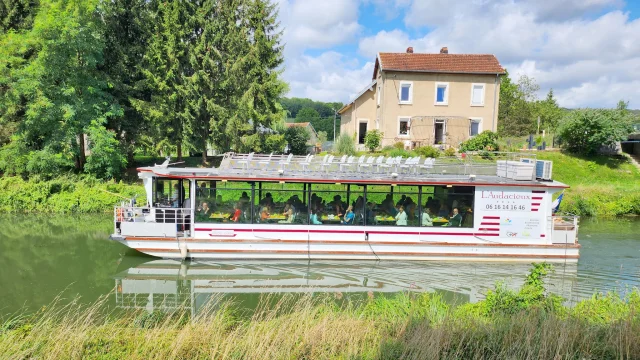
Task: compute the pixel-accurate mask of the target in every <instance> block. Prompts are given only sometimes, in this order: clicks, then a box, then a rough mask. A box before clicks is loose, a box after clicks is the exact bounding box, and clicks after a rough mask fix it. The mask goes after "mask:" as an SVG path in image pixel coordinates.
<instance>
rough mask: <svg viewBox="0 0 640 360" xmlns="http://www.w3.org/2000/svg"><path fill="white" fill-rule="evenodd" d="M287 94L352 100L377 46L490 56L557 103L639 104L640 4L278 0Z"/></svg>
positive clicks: (636, 0)
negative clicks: (529, 79)
mask: <svg viewBox="0 0 640 360" xmlns="http://www.w3.org/2000/svg"><path fill="white" fill-rule="evenodd" d="M274 1H275V2H276V3H277V4H278V6H279V20H280V24H281V29H282V39H283V42H284V44H285V50H284V56H285V68H284V73H283V76H284V79H285V80H286V81H287V82H288V83H289V93H288V94H287V96H289V97H303V98H311V99H314V100H320V101H342V102H348V101H349V100H351V99H352V98H353V97H354V96H355V95H356V94H357V93H358V92H360V91H361V90H362V89H363V88H364V87H365V86H366V85H367V84H368V83H369V82H370V81H371V77H372V73H373V65H374V62H375V57H376V54H377V53H378V52H404V51H405V50H406V48H407V47H409V46H412V47H413V48H414V52H427V53H437V52H439V51H440V48H441V47H443V46H446V47H448V48H449V53H473V54H494V55H495V56H496V57H497V58H498V60H499V61H500V63H501V64H502V66H503V67H505V68H506V69H507V70H508V71H509V74H510V76H511V78H512V79H514V80H517V78H518V77H519V76H521V75H527V76H530V77H533V78H534V79H535V80H536V82H537V83H538V85H540V91H539V94H538V96H539V97H540V98H543V97H544V96H545V95H546V93H547V92H548V91H549V89H553V92H554V94H555V96H556V99H557V101H558V103H559V105H560V106H563V107H567V108H578V107H615V105H616V103H617V102H618V101H619V100H624V101H628V102H629V106H630V108H632V109H637V108H640V19H639V17H640V0H626V1H624V0H517V1H516V0H274Z"/></svg>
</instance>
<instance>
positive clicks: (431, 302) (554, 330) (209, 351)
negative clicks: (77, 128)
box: [0, 266, 640, 359]
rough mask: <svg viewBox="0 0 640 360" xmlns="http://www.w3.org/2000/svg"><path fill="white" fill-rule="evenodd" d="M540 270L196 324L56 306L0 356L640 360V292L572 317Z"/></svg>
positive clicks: (214, 312) (177, 314)
mask: <svg viewBox="0 0 640 360" xmlns="http://www.w3.org/2000/svg"><path fill="white" fill-rule="evenodd" d="M545 269H547V268H546V267H544V266H536V267H535V268H534V270H533V271H532V273H531V274H530V275H529V276H528V277H527V280H526V281H525V284H524V285H523V287H522V288H521V289H520V290H519V291H511V290H508V289H506V288H504V287H503V286H500V285H499V286H497V287H496V289H495V290H494V291H491V292H489V293H488V294H487V298H486V300H483V301H480V302H478V303H475V304H464V305H461V306H452V305H449V304H447V303H446V302H444V301H443V300H442V298H441V297H439V296H437V295H434V294H398V295H397V296H395V297H393V298H386V297H381V296H376V295H374V296H372V297H371V298H370V299H368V300H367V301H363V302H360V303H353V302H348V301H346V302H344V303H342V304H337V303H336V302H335V301H334V297H333V296H332V295H329V294H325V295H322V296H311V295H305V296H302V297H299V296H298V297H296V296H289V295H285V296H282V297H274V296H266V297H265V298H264V299H263V300H262V302H261V303H260V305H259V306H258V308H257V309H256V310H255V311H254V312H253V313H252V314H250V315H249V316H241V315H242V314H239V313H237V312H236V311H234V310H233V309H234V308H233V306H232V304H229V303H226V302H223V301H220V299H214V300H212V301H211V302H209V303H208V305H207V307H206V308H205V309H203V310H201V311H200V312H199V314H198V315H196V316H194V317H191V316H190V315H189V314H190V313H189V311H188V309H186V308H182V309H177V310H175V311H172V312H170V313H160V312H152V313H146V312H129V313H125V314H124V315H122V314H119V315H118V316H116V315H115V314H113V313H112V314H105V313H104V311H103V307H104V306H105V303H104V301H105V300H106V299H105V300H103V301H101V302H98V303H96V304H94V305H93V306H91V307H89V308H83V307H81V306H80V304H78V303H72V304H70V305H68V306H64V307H58V306H52V307H50V308H47V309H43V310H42V311H40V312H39V313H38V314H35V315H32V316H28V317H24V316H23V317H15V318H12V319H9V320H7V321H5V322H4V323H3V325H0V358H2V359H5V358H17V359H21V358H39V359H80V358H83V359H176V358H177V359H209V358H213V359H305V358H306V359H329V358H341V359H399V358H409V359H414V358H415V359H436V358H437V359H525V358H533V359H614V358H615V359H621V358H639V357H640V316H639V315H638V312H637V310H638V309H640V294H639V293H638V291H637V290H634V291H632V292H630V293H629V294H628V295H626V296H622V297H621V296H619V295H617V294H607V295H598V296H594V297H593V298H592V299H589V300H584V301H582V302H580V303H578V304H577V305H576V306H574V307H571V308H568V307H565V306H563V305H562V303H561V301H560V302H559V301H558V300H559V298H557V297H555V296H553V295H550V294H547V293H546V291H545V290H544V287H543V284H542V278H543V277H544V274H545V271H546V270H545Z"/></svg>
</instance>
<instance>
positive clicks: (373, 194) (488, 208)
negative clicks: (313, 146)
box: [111, 152, 580, 262]
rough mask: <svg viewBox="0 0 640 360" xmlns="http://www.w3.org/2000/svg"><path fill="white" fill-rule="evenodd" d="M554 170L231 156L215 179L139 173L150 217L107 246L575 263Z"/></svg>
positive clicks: (573, 227) (543, 164) (202, 254)
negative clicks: (559, 212)
mask: <svg viewBox="0 0 640 360" xmlns="http://www.w3.org/2000/svg"><path fill="white" fill-rule="evenodd" d="M551 165H552V164H551V163H550V162H548V161H536V159H535V155H534V154H523V153H487V152H485V153H481V154H460V155H458V156H457V157H451V158H448V157H447V158H437V159H432V158H427V159H422V158H408V159H403V158H396V157H389V158H387V157H383V156H360V157H353V156H351V157H347V156H342V157H334V156H331V155H324V156H313V155H307V156H293V155H274V154H272V155H258V154H254V153H250V154H234V153H227V154H225V155H224V157H223V159H222V162H221V164H220V166H219V167H217V168H185V167H171V166H170V164H169V161H168V160H167V161H165V163H163V164H162V165H156V166H153V167H144V168H140V169H138V170H139V177H140V178H141V179H142V180H143V183H144V187H145V190H146V202H147V204H146V206H143V207H136V206H135V204H127V205H123V206H118V207H116V208H115V212H114V216H115V219H114V220H115V228H114V234H113V235H112V236H111V238H112V239H113V240H116V241H118V242H121V243H123V244H125V245H127V246H129V247H131V248H133V249H136V250H138V251H140V252H143V253H146V254H150V255H153V256H157V257H161V258H175V259H185V258H194V259H359V260H364V259H370V260H463V261H469V260H473V261H526V262H531V261H550V262H577V261H578V258H579V249H580V245H579V244H578V242H577V230H578V219H577V217H574V216H554V214H553V210H552V206H553V205H552V202H553V198H552V197H553V194H554V193H557V192H561V191H562V190H563V189H565V188H567V187H568V186H567V185H565V184H562V183H559V182H557V181H553V180H551V176H550V175H551Z"/></svg>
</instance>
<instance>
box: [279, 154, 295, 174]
mask: <svg viewBox="0 0 640 360" xmlns="http://www.w3.org/2000/svg"><path fill="white" fill-rule="evenodd" d="M291 159H293V153H291V154H289V156H287V158H286V159H284V160H280V161H278V165H280V168H281V169H282V170H284V168H285V167H286V166H287V165H289V164H291Z"/></svg>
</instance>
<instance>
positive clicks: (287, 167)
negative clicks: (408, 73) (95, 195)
mask: <svg viewBox="0 0 640 360" xmlns="http://www.w3.org/2000/svg"><path fill="white" fill-rule="evenodd" d="M371 158H372V159H370V156H366V155H364V156H350V157H348V156H338V157H333V156H331V155H323V156H313V155H307V156H293V155H274V154H271V155H262V154H254V153H250V154H235V153H226V154H224V157H223V159H222V162H221V164H220V166H219V167H214V168H196V167H172V166H170V164H169V160H167V161H165V163H164V164H161V165H155V166H149V167H141V168H138V171H139V172H140V176H141V177H163V178H176V179H202V180H221V181H248V182H251V181H263V182H290V183H344V184H361V185H364V184H370V185H389V184H394V185H452V186H453V185H456V186H505V187H511V186H525V187H541V188H568V186H567V185H565V184H563V183H561V182H558V181H546V180H544V181H543V180H538V179H535V177H534V173H535V161H536V160H535V154H524V153H491V154H490V155H487V153H483V154H472V153H467V154H465V155H459V156H455V157H441V158H436V159H432V158H401V157H392V158H389V157H382V156H371ZM379 158H381V159H382V160H379ZM390 159H391V160H390ZM410 159H411V160H410ZM531 162H533V163H534V166H533V169H531V166H529V167H527V163H531ZM379 164H381V165H380V166H378V165H379ZM499 166H503V168H504V167H506V168H507V169H510V170H511V171H507V169H504V172H505V174H506V173H509V174H510V175H513V174H515V173H516V172H517V171H516V169H517V168H522V167H525V168H526V169H524V170H521V172H522V171H524V173H525V176H527V178H528V175H527V174H528V173H527V172H526V171H529V172H530V173H531V178H530V179H528V180H516V179H515V178H514V177H510V176H498V167H499ZM505 174H503V175H505ZM520 176H522V175H520Z"/></svg>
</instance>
